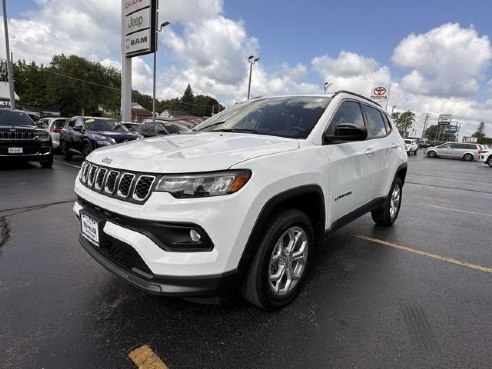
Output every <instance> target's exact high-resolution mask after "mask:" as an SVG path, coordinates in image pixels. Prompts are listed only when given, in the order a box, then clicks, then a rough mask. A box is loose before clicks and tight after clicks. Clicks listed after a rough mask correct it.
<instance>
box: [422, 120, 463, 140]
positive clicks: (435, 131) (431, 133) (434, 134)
mask: <svg viewBox="0 0 492 369" xmlns="http://www.w3.org/2000/svg"><path fill="white" fill-rule="evenodd" d="M439 132H442V128H440V127H439V126H438V125H437V124H434V125H432V126H430V127H429V128H427V129H426V130H425V134H424V136H425V137H426V138H428V139H429V140H431V141H434V140H436V139H437V138H439V137H440V139H441V140H443V141H449V142H456V141H458V139H457V137H456V135H455V134H454V133H448V132H445V133H441V135H440V136H439Z"/></svg>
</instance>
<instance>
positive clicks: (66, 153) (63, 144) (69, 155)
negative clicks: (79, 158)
mask: <svg viewBox="0 0 492 369" xmlns="http://www.w3.org/2000/svg"><path fill="white" fill-rule="evenodd" d="M60 151H61V155H62V159H63V160H72V153H71V152H70V151H68V148H67V143H66V142H65V141H61V142H60Z"/></svg>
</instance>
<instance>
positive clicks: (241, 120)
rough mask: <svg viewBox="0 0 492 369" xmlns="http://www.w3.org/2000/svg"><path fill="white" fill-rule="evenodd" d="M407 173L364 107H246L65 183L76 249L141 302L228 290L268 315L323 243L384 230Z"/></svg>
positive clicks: (376, 109) (323, 103)
mask: <svg viewBox="0 0 492 369" xmlns="http://www.w3.org/2000/svg"><path fill="white" fill-rule="evenodd" d="M407 160H408V158H407V154H406V152H405V145H404V142H403V140H402V138H401V136H400V134H399V133H398V130H397V129H396V127H395V126H394V124H393V123H392V122H391V120H390V118H389V117H388V115H387V114H386V112H385V110H384V109H382V108H381V107H380V106H379V105H378V104H376V103H374V102H372V101H371V100H369V99H368V98H365V97H363V96H360V95H357V94H354V93H350V92H347V91H339V92H336V93H335V94H333V95H325V94H318V95H297V96H276V97H262V98H257V99H251V100H248V101H245V102H243V103H240V104H236V105H234V106H232V107H230V108H228V109H226V110H224V111H222V112H220V113H219V114H216V115H214V116H213V117H211V118H209V119H208V120H206V121H205V122H203V123H202V124H200V125H199V126H197V127H196V128H195V129H193V130H192V132H190V133H183V134H179V135H167V136H158V137H154V138H148V139H146V140H139V141H133V142H128V143H126V144H122V145H116V146H114V147H104V148H101V149H98V150H95V151H93V152H92V153H91V154H90V155H89V156H87V160H86V161H85V162H84V163H83V165H82V168H81V170H80V172H79V175H78V176H77V179H76V181H75V193H76V194H77V200H76V201H75V203H74V207H73V210H74V213H75V215H76V216H77V219H78V220H79V222H80V224H81V233H80V235H79V241H80V243H81V244H82V246H83V247H84V249H85V250H86V251H87V252H88V253H89V254H90V255H91V256H92V257H93V258H94V259H96V260H97V261H98V262H99V263H101V264H102V265H103V266H105V267H106V268H107V269H108V270H110V271H111V272H113V273H114V274H116V275H118V276H120V277H122V278H124V279H126V280H127V281H128V282H129V283H131V284H133V285H135V286H138V287H140V288H141V289H144V290H146V291H149V292H152V293H156V294H164V295H173V296H183V297H188V298H190V297H191V298H210V297H214V296H217V295H224V294H227V293H229V292H231V291H235V290H241V291H242V293H243V296H244V297H245V298H246V299H247V300H248V301H250V302H251V303H253V304H255V305H257V306H258V307H260V308H262V309H278V308H281V307H283V306H285V305H287V304H288V303H290V302H291V301H292V300H293V299H294V298H295V296H296V295H297V293H298V292H299V289H300V287H301V285H302V282H303V281H304V279H305V276H306V274H307V271H308V269H309V267H310V264H311V262H315V260H314V259H315V258H314V247H315V245H316V244H317V243H320V242H322V241H323V240H324V239H325V238H326V237H327V236H328V235H329V234H331V233H332V232H333V231H335V230H336V229H338V228H340V227H341V226H343V225H345V224H347V223H348V222H350V221H352V220H354V219H356V218H357V217H359V216H361V215H363V214H365V213H367V212H371V214H372V218H373V220H374V221H375V223H376V224H378V225H381V226H391V225H392V224H393V223H394V222H395V220H396V219H397V217H398V213H399V210H400V205H401V199H402V189H403V185H404V183H405V176H406V172H407Z"/></svg>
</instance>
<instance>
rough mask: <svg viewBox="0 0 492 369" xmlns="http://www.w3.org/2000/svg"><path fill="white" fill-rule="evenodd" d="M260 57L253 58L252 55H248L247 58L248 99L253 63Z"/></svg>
mask: <svg viewBox="0 0 492 369" xmlns="http://www.w3.org/2000/svg"><path fill="white" fill-rule="evenodd" d="M258 60H260V58H255V56H254V55H250V56H249V58H248V63H249V83H248V100H249V93H250V91H251V74H252V73H253V64H254V63H256V62H257V61H258Z"/></svg>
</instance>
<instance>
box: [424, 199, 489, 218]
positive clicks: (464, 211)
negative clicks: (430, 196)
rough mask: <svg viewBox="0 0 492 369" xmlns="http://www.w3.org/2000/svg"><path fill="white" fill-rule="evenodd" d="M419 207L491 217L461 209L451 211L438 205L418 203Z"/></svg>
mask: <svg viewBox="0 0 492 369" xmlns="http://www.w3.org/2000/svg"><path fill="white" fill-rule="evenodd" d="M419 205H421V206H428V207H430V208H436V209H443V210H451V211H457V212H459V213H467V214H475V215H481V216H484V217H492V214H483V213H477V212H475V211H469V210H461V209H453V208H447V207H445V206H439V205H432V204H424V203H422V202H420V203H419Z"/></svg>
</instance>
